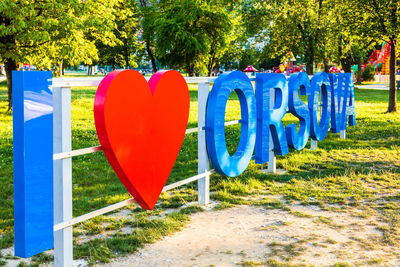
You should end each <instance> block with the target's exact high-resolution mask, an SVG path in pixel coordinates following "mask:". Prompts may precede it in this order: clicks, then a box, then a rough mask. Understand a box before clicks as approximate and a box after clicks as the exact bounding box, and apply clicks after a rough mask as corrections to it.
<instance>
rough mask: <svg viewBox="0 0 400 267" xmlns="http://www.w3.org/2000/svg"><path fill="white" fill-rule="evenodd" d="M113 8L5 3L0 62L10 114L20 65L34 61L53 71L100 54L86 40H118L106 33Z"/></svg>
mask: <svg viewBox="0 0 400 267" xmlns="http://www.w3.org/2000/svg"><path fill="white" fill-rule="evenodd" d="M110 5H113V3H111V4H110V3H108V2H104V1H101V0H87V1H85V2H82V1H80V0H42V1H36V0H8V1H3V3H2V4H1V5H0V59H1V60H2V61H4V64H5V69H6V76H7V86H8V102H9V108H8V110H11V108H12V75H11V73H12V71H13V70H16V69H18V64H19V62H27V61H28V62H29V61H33V62H34V63H35V64H38V65H39V66H43V65H47V67H51V65H52V64H53V63H55V62H58V63H62V62H63V61H64V60H68V61H72V62H76V61H77V60H78V59H77V58H80V57H83V58H84V60H86V59H88V58H89V56H91V57H93V56H94V55H95V54H96V53H97V52H96V50H95V47H94V45H93V43H91V42H90V41H88V40H87V36H91V37H92V39H101V40H103V41H104V42H112V41H113V39H114V38H115V36H113V33H111V32H110V31H108V30H107V29H108V27H109V26H110V25H109V23H108V21H110V20H109V14H110V12H109V10H110V7H112V6H110ZM93 50H94V51H93ZM61 65H62V64H61ZM60 69H62V67H61V68H60Z"/></svg>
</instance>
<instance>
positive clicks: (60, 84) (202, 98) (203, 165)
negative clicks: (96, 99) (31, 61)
mask: <svg viewBox="0 0 400 267" xmlns="http://www.w3.org/2000/svg"><path fill="white" fill-rule="evenodd" d="M102 79H103V77H96V78H53V79H52V87H53V94H54V96H53V98H54V154H53V160H54V232H55V233H54V251H55V256H54V263H55V266H72V263H73V251H72V250H73V245H72V244H73V243H72V240H73V236H72V226H73V225H75V224H77V223H80V222H83V221H86V220H89V219H91V218H94V217H96V216H99V215H102V214H106V213H108V212H112V211H114V210H116V209H120V208H123V207H125V206H127V205H130V204H133V203H135V200H134V199H133V198H130V199H127V200H124V201H121V202H118V203H115V204H112V205H110V206H107V207H104V208H101V209H98V210H95V211H92V212H90V213H87V214H84V215H81V216H79V217H75V218H72V160H71V158H72V157H75V156H80V155H85V154H90V153H95V152H99V151H102V147H101V146H94V147H88V148H81V149H76V150H72V149H71V148H72V146H71V142H72V138H71V87H93V86H98V85H99V84H100V82H101V80H102ZM146 79H147V80H148V78H147V77H146ZM185 80H186V83H188V84H197V85H198V98H197V101H198V127H196V128H190V129H187V130H186V134H192V133H196V132H197V133H198V174H197V175H195V176H192V177H188V178H185V179H183V180H181V181H178V182H176V183H173V184H170V185H167V186H165V187H164V188H163V190H162V191H163V192H165V191H168V190H172V189H174V188H177V187H179V186H182V185H185V184H188V183H192V182H195V181H198V201H199V203H200V204H203V205H204V204H207V203H209V184H210V175H211V174H212V173H214V172H215V170H210V168H209V166H210V164H209V159H208V154H207V149H206V139H205V111H206V104H207V99H208V94H209V91H210V83H213V82H214V81H215V80H216V78H212V77H187V78H185ZM251 80H252V81H254V80H255V78H251ZM72 112H73V110H72ZM238 123H240V120H233V121H227V122H225V125H226V126H228V125H234V124H238Z"/></svg>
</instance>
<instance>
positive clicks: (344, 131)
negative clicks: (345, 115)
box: [340, 130, 346, 139]
mask: <svg viewBox="0 0 400 267" xmlns="http://www.w3.org/2000/svg"><path fill="white" fill-rule="evenodd" d="M340 139H346V130H340Z"/></svg>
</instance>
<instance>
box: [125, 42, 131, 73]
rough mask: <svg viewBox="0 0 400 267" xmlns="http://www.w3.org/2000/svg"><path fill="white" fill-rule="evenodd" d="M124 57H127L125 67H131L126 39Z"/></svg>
mask: <svg viewBox="0 0 400 267" xmlns="http://www.w3.org/2000/svg"><path fill="white" fill-rule="evenodd" d="M124 58H125V69H127V70H128V69H129V68H130V66H129V53H128V40H127V39H124Z"/></svg>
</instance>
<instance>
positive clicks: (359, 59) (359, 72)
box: [357, 56, 363, 84]
mask: <svg viewBox="0 0 400 267" xmlns="http://www.w3.org/2000/svg"><path fill="white" fill-rule="evenodd" d="M362 61H363V58H362V57H361V56H360V57H359V58H358V66H357V83H358V84H361V72H362V69H361V65H362Z"/></svg>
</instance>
